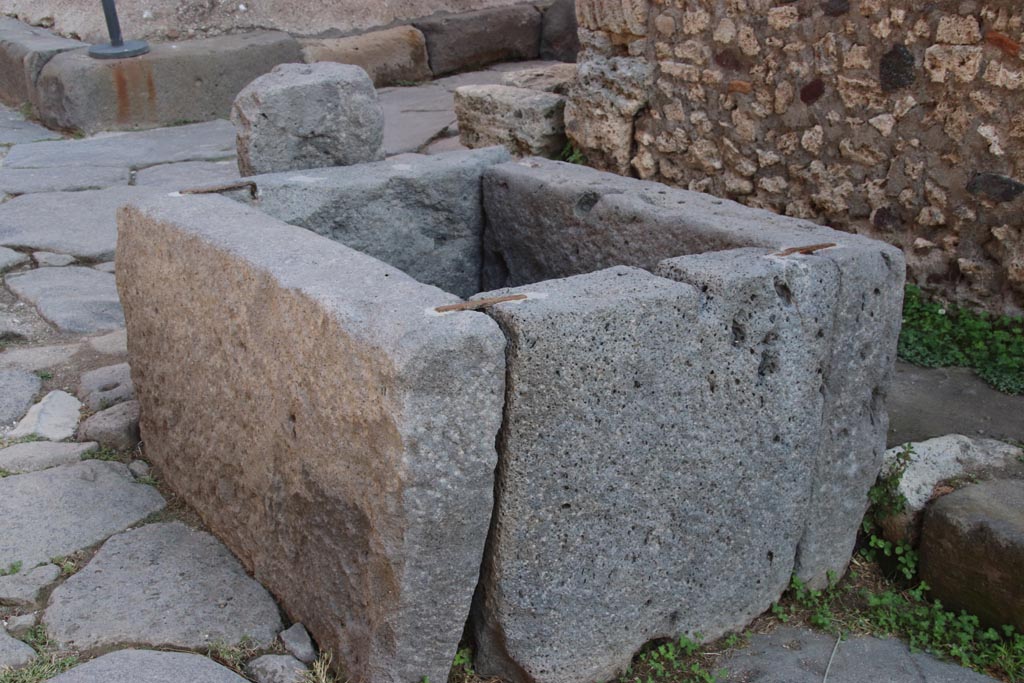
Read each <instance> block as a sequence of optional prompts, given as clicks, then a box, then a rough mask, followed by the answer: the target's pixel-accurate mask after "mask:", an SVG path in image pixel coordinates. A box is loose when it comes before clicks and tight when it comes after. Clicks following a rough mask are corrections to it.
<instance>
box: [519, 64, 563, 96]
mask: <svg viewBox="0 0 1024 683" xmlns="http://www.w3.org/2000/svg"><path fill="white" fill-rule="evenodd" d="M575 79H576V65H575V64H551V65H549V66H538V67H533V68H532V69H520V70H518V71H509V72H508V73H506V74H505V75H504V76H502V77H501V84H502V85H509V86H512V87H513V88H527V89H529V90H544V91H546V92H553V93H557V94H559V95H565V94H568V92H569V86H571V85H572V84H573V81H575Z"/></svg>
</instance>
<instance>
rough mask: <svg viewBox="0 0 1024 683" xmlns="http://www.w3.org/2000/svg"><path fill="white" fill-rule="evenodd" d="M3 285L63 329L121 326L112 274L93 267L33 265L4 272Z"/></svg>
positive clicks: (122, 315) (118, 304)
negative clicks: (22, 270) (19, 271)
mask: <svg viewBox="0 0 1024 683" xmlns="http://www.w3.org/2000/svg"><path fill="white" fill-rule="evenodd" d="M6 282H7V286H8V287H9V288H10V289H11V291H13V292H14V293H15V294H17V295H18V296H19V297H21V298H22V299H25V300H26V301H29V302H31V303H32V304H33V305H34V306H35V307H36V308H37V309H38V310H39V313H40V315H42V316H43V317H44V318H46V319H47V320H48V321H50V322H51V323H53V324H54V325H56V326H57V327H58V328H59V329H60V330H62V331H64V332H86V333H88V332H101V331H104V330H115V329H117V328H119V327H123V326H124V313H122V311H121V304H120V303H119V302H118V300H117V287H116V285H115V282H114V276H113V275H110V274H109V273H101V272H100V271H98V270H95V269H93V268H84V267H81V266H69V267H67V268H37V269H36V270H30V271H28V272H26V273H19V274H15V275H8V276H7V278H6Z"/></svg>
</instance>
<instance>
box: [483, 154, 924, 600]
mask: <svg viewBox="0 0 1024 683" xmlns="http://www.w3.org/2000/svg"><path fill="white" fill-rule="evenodd" d="M484 213H485V215H486V216H487V221H488V225H487V229H486V230H485V233H484V236H485V239H484V249H485V250H484V275H483V282H484V286H485V288H488V289H490V288H496V287H501V286H508V285H521V284H525V283H529V282H536V281H539V280H545V279H549V278H555V277H567V276H569V275H574V274H578V273H585V272H590V271H593V270H596V269H600V268H605V267H609V266H613V265H616V264H623V263H624V264H626V265H632V266H637V267H641V268H646V269H654V268H655V267H657V265H658V262H659V261H661V260H662V259H665V258H669V257H672V256H679V255H681V254H697V253H702V252H709V251H721V250H725V249H732V248H736V247H761V248H769V249H773V250H778V249H786V248H790V247H801V246H810V245H815V244H818V245H820V244H835V245H836V246H835V247H832V248H827V249H823V250H818V251H816V252H814V254H813V255H812V256H803V255H799V254H797V255H790V256H788V257H786V258H791V259H796V260H801V261H803V260H808V259H826V260H829V261H831V262H832V263H833V264H834V265H835V267H836V268H838V271H839V273H840V274H841V277H840V278H839V280H838V283H839V284H838V288H839V292H838V296H837V298H836V305H835V310H834V311H833V312H832V313H831V318H832V320H831V322H829V323H828V324H827V325H825V326H824V329H823V334H825V335H828V336H829V337H830V338H831V339H833V340H834V342H833V349H832V351H831V352H830V358H829V359H828V361H827V362H826V363H825V368H824V369H823V376H824V378H825V383H824V387H823V392H824V395H825V401H826V402H825V409H824V417H823V420H824V423H823V432H822V436H821V444H822V445H821V450H820V455H819V457H818V458H817V460H816V462H817V464H816V465H815V467H816V472H815V475H814V481H815V484H814V486H813V490H812V500H813V502H812V506H813V507H814V509H816V510H817V512H816V513H813V514H811V515H809V519H811V520H815V521H814V523H812V524H810V525H809V526H808V528H807V529H806V535H805V537H804V539H803V540H802V541H801V544H800V550H799V555H798V559H797V566H796V572H797V574H798V576H799V577H800V578H801V579H803V580H805V581H807V582H808V583H810V584H811V585H812V586H813V587H816V588H820V587H823V586H824V585H826V584H827V581H828V574H829V572H834V573H835V574H836V575H842V573H843V572H844V571H845V569H846V566H847V564H848V562H849V559H850V555H851V552H852V549H853V544H854V542H855V540H856V530H857V528H858V527H859V525H860V522H861V519H862V518H863V515H864V511H865V508H866V501H867V499H866V495H867V491H868V489H869V488H870V487H871V485H872V484H873V483H874V481H875V477H876V476H877V474H878V471H879V469H880V468H881V463H882V455H883V452H884V448H885V434H886V429H887V426H888V416H887V414H886V412H885V398H886V394H887V392H888V386H889V383H890V381H891V377H892V368H893V364H894V362H895V358H896V341H897V337H898V332H899V327H900V322H901V319H902V318H901V311H902V298H903V282H904V278H905V264H904V258H903V254H902V252H900V251H899V250H898V249H896V248H894V247H891V246H888V245H886V244H884V243H882V242H878V241H875V240H870V239H867V238H864V237H860V236H857V235H851V234H849V233H843V232H839V231H836V230H831V229H829V228H825V227H822V226H820V225H816V224H814V223H811V222H809V221H803V220H797V219H793V218H789V217H786V216H779V215H777V214H773V213H770V212H768V211H762V210H758V209H751V208H749V207H744V206H741V205H739V204H737V203H735V202H730V201H726V200H722V199H717V198H715V197H712V196H710V195H706V194H700V193H696V192H688V191H686V190H679V189H674V188H669V187H666V186H664V185H661V184H658V183H651V182H643V181H639V180H634V179H630V178H622V177H619V176H615V175H611V174H608V173H601V172H599V171H596V170H594V169H591V168H587V167H583V166H578V165H573V164H565V163H560V162H555V161H549V160H545V159H536V158H531V159H524V160H522V161H520V162H516V163H509V164H502V165H500V166H494V167H492V168H490V169H488V170H487V171H486V172H485V173H484ZM793 300H794V301H795V302H796V303H795V305H797V306H799V305H801V303H802V302H800V301H799V300H798V299H793Z"/></svg>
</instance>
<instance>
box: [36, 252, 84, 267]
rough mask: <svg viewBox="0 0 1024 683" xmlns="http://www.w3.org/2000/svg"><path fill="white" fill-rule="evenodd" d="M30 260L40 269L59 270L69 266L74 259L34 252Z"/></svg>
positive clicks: (61, 255)
mask: <svg viewBox="0 0 1024 683" xmlns="http://www.w3.org/2000/svg"><path fill="white" fill-rule="evenodd" d="M32 260H33V261H35V262H36V265H37V266H39V267H40V268H60V267H62V266H70V265H71V264H72V263H74V262H75V257H74V256H70V255H68V254H55V253H53V252H52V251H34V252H32Z"/></svg>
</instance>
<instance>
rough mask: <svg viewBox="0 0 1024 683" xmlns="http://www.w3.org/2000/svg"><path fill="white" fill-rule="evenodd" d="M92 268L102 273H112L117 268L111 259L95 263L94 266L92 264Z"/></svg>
mask: <svg viewBox="0 0 1024 683" xmlns="http://www.w3.org/2000/svg"><path fill="white" fill-rule="evenodd" d="M93 268H95V269H96V270H98V271H100V272H103V273H113V272H114V271H115V270H117V268H116V265H115V264H114V262H113V261H104V262H103V263H97V264H96V265H95V266H93Z"/></svg>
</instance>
